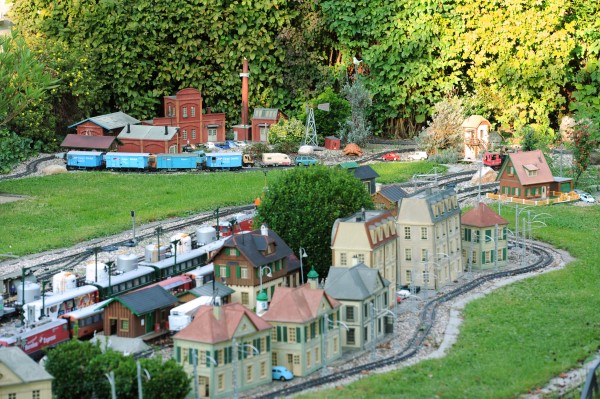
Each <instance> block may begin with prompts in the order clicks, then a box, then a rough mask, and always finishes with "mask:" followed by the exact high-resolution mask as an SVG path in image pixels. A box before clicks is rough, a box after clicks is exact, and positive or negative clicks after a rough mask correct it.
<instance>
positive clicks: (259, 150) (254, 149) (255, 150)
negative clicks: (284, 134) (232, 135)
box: [244, 143, 271, 159]
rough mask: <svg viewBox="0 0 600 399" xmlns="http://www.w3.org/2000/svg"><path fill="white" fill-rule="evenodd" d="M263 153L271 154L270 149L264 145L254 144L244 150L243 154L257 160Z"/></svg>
mask: <svg viewBox="0 0 600 399" xmlns="http://www.w3.org/2000/svg"><path fill="white" fill-rule="evenodd" d="M265 152H271V148H270V147H269V146H268V145H267V144H264V143H256V144H252V145H249V146H247V147H246V148H244V154H250V156H252V157H253V158H254V159H259V158H260V157H261V156H262V154H264V153H265Z"/></svg>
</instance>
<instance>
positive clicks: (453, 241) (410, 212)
mask: <svg viewBox="0 0 600 399" xmlns="http://www.w3.org/2000/svg"><path fill="white" fill-rule="evenodd" d="M397 230H398V236H399V240H398V242H399V245H398V252H399V253H398V259H399V262H398V263H399V270H398V282H399V285H401V286H408V285H413V286H417V287H422V288H428V289H432V288H434V289H437V288H440V287H443V286H445V285H446V284H448V283H450V282H452V281H454V280H456V279H457V278H458V277H459V276H460V275H461V274H462V271H463V268H462V256H461V232H460V208H459V206H458V198H457V195H456V191H454V189H453V188H445V189H431V188H428V189H426V190H425V191H422V192H420V193H417V194H415V195H413V196H410V197H407V198H403V199H402V200H401V201H400V203H399V208H398V218H397Z"/></svg>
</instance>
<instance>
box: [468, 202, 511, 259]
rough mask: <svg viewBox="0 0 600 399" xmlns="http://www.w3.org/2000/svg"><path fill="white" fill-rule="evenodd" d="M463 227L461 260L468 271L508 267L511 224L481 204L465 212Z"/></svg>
mask: <svg viewBox="0 0 600 399" xmlns="http://www.w3.org/2000/svg"><path fill="white" fill-rule="evenodd" d="M460 222H461V224H462V227H461V228H462V260H463V264H464V265H465V268H466V269H467V270H485V269H491V268H501V267H505V266H506V265H507V264H508V240H507V239H506V235H507V227H508V221H507V220H506V219H504V218H503V217H502V216H500V215H498V214H497V213H496V212H494V211H493V210H492V209H491V208H490V207H489V206H487V205H486V204H484V203H483V202H480V203H479V205H477V206H476V207H474V208H472V209H470V210H468V211H467V212H465V213H464V214H463V215H462V216H461V218H460Z"/></svg>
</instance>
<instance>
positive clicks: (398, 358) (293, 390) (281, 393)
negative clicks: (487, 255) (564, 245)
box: [254, 243, 554, 399]
mask: <svg viewBox="0 0 600 399" xmlns="http://www.w3.org/2000/svg"><path fill="white" fill-rule="evenodd" d="M528 245H531V248H532V251H533V253H534V254H535V255H536V256H537V260H536V262H534V263H532V264H530V265H527V266H524V267H521V268H518V269H511V270H504V271H497V272H492V273H489V274H487V275H484V276H481V277H478V278H475V279H473V280H471V281H469V282H467V283H465V284H463V285H461V286H459V287H457V288H455V289H453V290H451V291H449V292H446V293H444V294H441V295H439V296H437V297H435V298H433V299H431V300H429V301H428V302H426V303H425V305H424V307H423V309H422V310H421V312H420V313H419V324H418V327H417V329H416V331H415V333H414V334H413V336H412V337H411V338H410V340H409V341H408V343H407V344H406V345H405V347H403V348H402V349H401V350H400V351H399V352H398V353H396V354H394V355H392V356H389V357H386V358H382V359H379V360H375V361H372V362H369V363H365V364H361V365H359V366H356V367H353V368H350V369H346V370H341V371H337V372H336V373H334V374H329V375H325V376H321V377H317V378H313V379H311V380H308V381H305V382H302V383H299V384H296V385H293V386H288V387H285V388H282V389H279V390H277V391H273V392H269V393H266V394H263V395H257V396H254V397H255V398H257V399H271V398H280V397H287V396H288V395H293V394H297V393H300V392H304V391H307V390H309V389H314V388H318V387H322V386H324V385H328V384H332V383H335V382H338V381H341V380H344V379H346V378H349V377H353V376H356V375H360V374H364V373H369V372H371V371H374V370H377V369H381V368H384V367H389V366H393V365H397V364H399V363H402V362H404V361H406V360H409V359H411V358H413V357H414V356H416V355H417V353H418V352H419V350H420V349H421V348H422V347H423V345H424V343H425V340H426V339H427V337H428V335H429V334H430V332H431V329H432V327H433V324H434V322H435V320H436V315H437V309H438V307H439V306H440V305H442V304H443V303H445V302H448V301H450V300H452V299H454V298H456V297H459V296H461V295H463V294H466V293H468V292H469V291H472V290H473V289H475V288H477V287H480V286H481V285H483V284H485V283H487V282H489V281H492V280H496V279H500V278H505V277H511V276H516V275H519V274H526V273H530V272H533V271H536V270H540V269H543V268H545V267H547V266H550V265H551V264H552V263H553V261H554V258H553V256H552V253H551V250H549V249H547V248H545V247H543V246H541V245H538V244H536V243H528Z"/></svg>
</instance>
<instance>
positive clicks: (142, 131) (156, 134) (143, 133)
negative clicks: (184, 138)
mask: <svg viewBox="0 0 600 399" xmlns="http://www.w3.org/2000/svg"><path fill="white" fill-rule="evenodd" d="M178 131H179V128H178V127H174V126H148V125H130V126H125V127H124V128H123V130H121V133H119V135H118V136H117V137H118V138H119V139H120V140H123V139H136V140H163V141H168V140H171V139H172V138H173V136H175V135H176V134H177V132H178ZM165 132H166V133H167V134H165Z"/></svg>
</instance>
